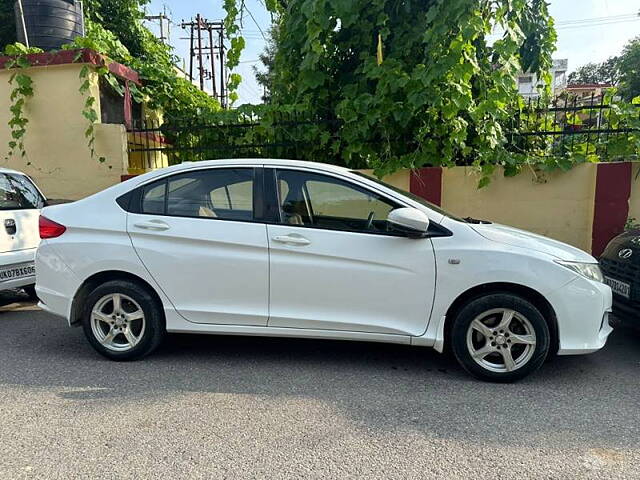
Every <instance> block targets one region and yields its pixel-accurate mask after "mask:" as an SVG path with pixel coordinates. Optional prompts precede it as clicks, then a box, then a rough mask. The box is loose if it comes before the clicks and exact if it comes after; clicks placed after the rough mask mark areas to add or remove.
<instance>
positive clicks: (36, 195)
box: [0, 173, 44, 210]
mask: <svg viewBox="0 0 640 480" xmlns="http://www.w3.org/2000/svg"><path fill="white" fill-rule="evenodd" d="M43 207H44V197H43V196H42V195H41V194H40V192H39V191H38V189H37V188H36V186H35V185H34V184H33V183H32V182H31V180H29V178H28V177H26V176H25V175H20V174H15V173H2V174H0V210H32V209H40V208H43Z"/></svg>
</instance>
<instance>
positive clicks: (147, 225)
mask: <svg viewBox="0 0 640 480" xmlns="http://www.w3.org/2000/svg"><path fill="white" fill-rule="evenodd" d="M133 226H134V227H137V228H141V229H143V230H153V231H155V232H162V231H164V230H169V228H170V227H169V225H167V224H166V223H164V222H163V221H162V220H149V221H147V222H138V223H134V224H133Z"/></svg>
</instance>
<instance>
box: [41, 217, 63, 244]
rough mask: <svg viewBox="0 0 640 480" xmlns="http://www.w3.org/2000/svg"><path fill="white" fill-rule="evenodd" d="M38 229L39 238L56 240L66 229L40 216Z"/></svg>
mask: <svg viewBox="0 0 640 480" xmlns="http://www.w3.org/2000/svg"><path fill="white" fill-rule="evenodd" d="M38 226H39V227H40V238H43V239H44V238H56V237H59V236H60V235H62V234H63V233H64V232H65V230H66V229H67V227H65V226H64V225H60V224H59V223H56V222H54V221H53V220H49V219H48V218H47V217H44V216H42V215H40V220H39V222H38Z"/></svg>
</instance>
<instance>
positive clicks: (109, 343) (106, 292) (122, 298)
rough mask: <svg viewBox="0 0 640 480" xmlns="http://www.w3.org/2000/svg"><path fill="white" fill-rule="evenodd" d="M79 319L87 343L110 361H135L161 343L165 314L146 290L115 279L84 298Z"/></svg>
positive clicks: (131, 283) (134, 284)
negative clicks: (80, 318)
mask: <svg viewBox="0 0 640 480" xmlns="http://www.w3.org/2000/svg"><path fill="white" fill-rule="evenodd" d="M85 305H86V306H85V311H84V315H83V319H82V326H83V329H84V333H85V335H86V337H87V339H88V340H89V343H90V344H91V345H92V346H93V348H95V349H96V350H97V351H98V352H99V353H101V354H102V355H104V356H105V357H107V358H110V359H112V360H135V359H138V358H141V357H144V356H145V355H148V354H149V353H151V352H152V351H153V350H155V349H156V348H157V347H158V345H160V343H161V341H162V339H163V337H164V333H165V325H164V316H163V312H162V309H161V308H160V305H159V302H158V301H157V300H156V298H154V296H153V295H151V294H150V293H149V292H148V291H147V289H145V288H143V287H141V286H140V285H138V284H136V283H133V282H130V281H126V280H114V281H109V282H106V283H104V284H102V285H100V286H98V287H97V288H95V289H94V290H93V291H92V292H91V293H90V294H89V296H88V297H87V300H86V304H85Z"/></svg>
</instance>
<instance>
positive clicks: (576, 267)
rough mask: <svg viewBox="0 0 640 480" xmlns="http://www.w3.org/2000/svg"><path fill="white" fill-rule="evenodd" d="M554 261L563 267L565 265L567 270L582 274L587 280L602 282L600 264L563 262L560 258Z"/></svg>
mask: <svg viewBox="0 0 640 480" xmlns="http://www.w3.org/2000/svg"><path fill="white" fill-rule="evenodd" d="M556 263H559V264H560V265H562V266H563V267H567V268H568V269H569V270H573V271H574V272H576V273H577V274H578V275H582V276H583V277H585V278H588V279H589V280H594V281H596V282H604V276H603V275H602V270H600V265H598V264H597V263H582V262H563V261H561V260H556Z"/></svg>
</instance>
